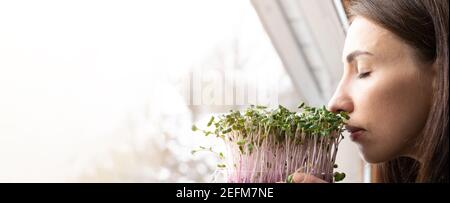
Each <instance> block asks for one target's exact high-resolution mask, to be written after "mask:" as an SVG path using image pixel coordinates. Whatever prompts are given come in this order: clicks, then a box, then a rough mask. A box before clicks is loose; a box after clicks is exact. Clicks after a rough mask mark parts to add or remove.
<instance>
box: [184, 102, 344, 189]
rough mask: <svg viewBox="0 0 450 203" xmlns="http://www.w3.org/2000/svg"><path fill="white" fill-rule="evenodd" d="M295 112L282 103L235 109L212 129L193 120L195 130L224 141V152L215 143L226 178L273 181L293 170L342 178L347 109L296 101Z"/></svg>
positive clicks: (214, 121) (328, 178) (288, 178)
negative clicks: (340, 165)
mask: <svg viewBox="0 0 450 203" xmlns="http://www.w3.org/2000/svg"><path fill="white" fill-rule="evenodd" d="M298 108H299V112H291V111H289V110H288V109H286V108H285V107H283V106H281V105H280V106H279V107H278V108H275V109H272V110H269V109H268V108H267V107H265V106H254V105H251V106H250V107H249V108H248V109H246V110H245V111H243V112H240V111H233V110H231V111H230V112H229V113H226V114H223V115H220V116H219V117H218V118H215V117H211V119H210V120H209V122H208V123H207V127H208V128H210V130H202V129H199V128H197V127H196V126H195V125H193V126H192V130H194V131H201V132H203V133H204V135H206V136H209V135H215V136H217V137H218V138H220V139H222V140H223V141H224V142H225V144H226V153H225V154H226V155H224V153H223V152H219V153H218V152H214V150H213V149H212V148H211V147H200V149H197V150H193V151H192V153H195V152H197V151H202V150H207V151H211V152H214V153H216V154H217V155H218V156H219V158H220V160H221V163H220V164H218V165H217V166H218V167H219V168H221V169H222V170H226V174H227V182H232V183H271V182H272V183H273V182H279V181H287V182H291V181H292V175H291V174H293V173H294V172H301V173H305V174H308V175H314V176H317V177H319V178H321V179H323V180H325V181H327V182H335V181H340V180H342V179H343V178H344V177H345V174H344V173H338V172H334V169H335V168H337V165H336V164H335V160H336V155H337V151H338V146H339V143H340V141H341V140H342V139H343V138H344V137H343V135H342V132H343V126H344V122H345V121H346V120H347V119H348V118H349V117H348V115H347V114H346V113H345V112H340V113H336V114H335V113H332V112H329V111H327V110H326V108H325V107H324V106H323V107H322V108H315V107H309V106H305V104H304V103H302V104H300V105H299V106H298Z"/></svg>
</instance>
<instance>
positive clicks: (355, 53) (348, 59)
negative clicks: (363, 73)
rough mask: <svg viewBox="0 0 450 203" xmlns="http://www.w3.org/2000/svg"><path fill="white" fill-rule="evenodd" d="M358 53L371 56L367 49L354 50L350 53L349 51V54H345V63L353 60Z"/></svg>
mask: <svg viewBox="0 0 450 203" xmlns="http://www.w3.org/2000/svg"><path fill="white" fill-rule="evenodd" d="M360 55H370V56H373V54H372V53H370V52H368V51H361V50H356V51H354V52H352V53H350V54H349V55H347V57H346V59H347V63H350V62H351V61H353V60H355V58H356V57H358V56H360Z"/></svg>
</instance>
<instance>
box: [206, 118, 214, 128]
mask: <svg viewBox="0 0 450 203" xmlns="http://www.w3.org/2000/svg"><path fill="white" fill-rule="evenodd" d="M213 121H214V116H211V118H210V119H209V121H208V125H207V126H208V127H209V126H211V124H212V122H213Z"/></svg>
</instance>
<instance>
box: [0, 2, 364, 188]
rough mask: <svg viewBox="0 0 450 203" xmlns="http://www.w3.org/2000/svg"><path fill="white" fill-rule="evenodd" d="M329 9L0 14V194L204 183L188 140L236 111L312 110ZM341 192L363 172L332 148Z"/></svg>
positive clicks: (154, 7) (331, 59) (335, 16)
mask: <svg viewBox="0 0 450 203" xmlns="http://www.w3.org/2000/svg"><path fill="white" fill-rule="evenodd" d="M344 5H345V2H341V1H340V0H319V1H315V0H252V1H250V0H189V1H186V0H164V1H163V0H151V1H144V0H141V1H140V0H127V1H125V0H79V1H66V0H64V1H61V0H42V1H31V0H16V1H6V0H5V1H3V0H0V182H210V181H211V178H212V175H213V173H214V170H215V168H216V162H217V160H216V159H215V157H214V156H211V154H207V153H198V154H195V155H192V154H191V153H190V152H191V150H192V149H193V148H196V147H198V146H200V145H202V146H214V147H215V148H218V149H220V148H222V147H223V146H222V145H223V143H221V142H220V140H216V139H214V138H212V137H209V138H207V137H204V136H202V135H201V134H199V133H195V132H192V131H191V126H192V124H194V123H195V124H198V126H202V124H206V123H207V121H208V120H209V118H210V117H211V115H217V114H220V113H223V112H227V111H229V110H230V109H242V108H246V107H247V106H248V105H250V104H260V105H267V106H277V105H278V104H281V105H283V106H286V107H287V108H289V109H291V110H295V108H296V106H297V104H298V103H300V102H301V101H305V102H306V103H308V104H309V105H314V106H321V105H326V104H327V101H328V100H329V99H330V98H331V96H332V94H333V91H334V90H335V88H336V86H337V84H338V82H339V79H340V77H341V74H342V62H341V60H340V58H341V50H342V47H343V44H344V39H345V32H346V29H347V24H348V23H347V21H346V19H347V18H346V14H345V6H344ZM337 163H338V164H339V170H340V171H343V172H345V173H346V174H347V178H346V179H345V180H344V182H369V181H370V177H369V173H370V168H369V167H368V166H367V164H365V163H364V162H363V161H362V160H361V159H360V157H359V154H358V150H357V147H356V146H355V145H354V144H353V143H351V142H350V140H349V139H344V140H343V141H342V143H341V145H340V150H339V153H338V158H337Z"/></svg>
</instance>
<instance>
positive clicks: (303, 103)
mask: <svg viewBox="0 0 450 203" xmlns="http://www.w3.org/2000/svg"><path fill="white" fill-rule="evenodd" d="M303 106H305V102H302V103H300V104H299V105H298V106H297V108H299V109H301V108H303Z"/></svg>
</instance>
